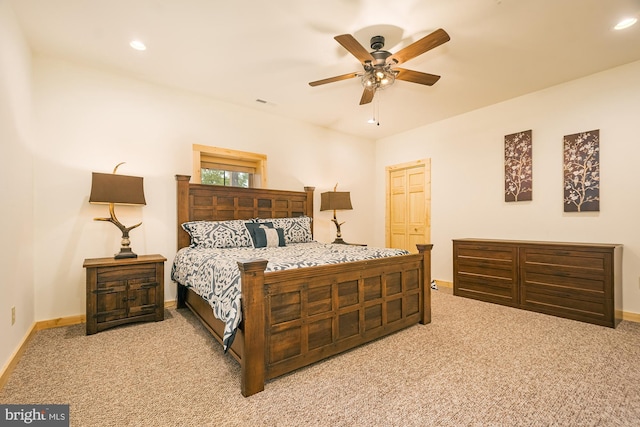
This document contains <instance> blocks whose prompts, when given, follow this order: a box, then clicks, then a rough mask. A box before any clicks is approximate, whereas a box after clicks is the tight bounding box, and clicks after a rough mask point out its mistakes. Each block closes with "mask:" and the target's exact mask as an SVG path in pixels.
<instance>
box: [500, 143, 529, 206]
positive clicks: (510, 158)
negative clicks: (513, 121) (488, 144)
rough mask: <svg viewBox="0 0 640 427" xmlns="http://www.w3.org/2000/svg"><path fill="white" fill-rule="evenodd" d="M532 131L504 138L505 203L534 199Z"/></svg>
mask: <svg viewBox="0 0 640 427" xmlns="http://www.w3.org/2000/svg"><path fill="white" fill-rule="evenodd" d="M532 145H533V143H532V140H531V130H526V131H524V132H518V133H512V134H511V135H505V137H504V201H505V202H520V201H526V200H532V198H533V175H532V170H531V168H532V165H533V161H532V157H531V155H532V152H533V150H532Z"/></svg>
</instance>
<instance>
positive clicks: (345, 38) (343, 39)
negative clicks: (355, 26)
mask: <svg viewBox="0 0 640 427" xmlns="http://www.w3.org/2000/svg"><path fill="white" fill-rule="evenodd" d="M334 39H336V41H337V42H338V43H340V44H341V45H342V47H344V48H345V49H347V50H348V51H349V53H351V54H352V55H353V56H355V57H356V58H358V61H360V62H362V63H363V64H364V63H365V62H367V61H371V62H373V61H374V60H375V59H374V58H373V56H371V54H370V53H369V51H368V50H367V49H365V48H364V46H362V45H361V44H360V43H358V40H356V39H355V37H353V36H352V35H351V34H342V35H341V36H335V37H334Z"/></svg>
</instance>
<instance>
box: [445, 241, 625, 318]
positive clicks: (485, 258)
mask: <svg viewBox="0 0 640 427" xmlns="http://www.w3.org/2000/svg"><path fill="white" fill-rule="evenodd" d="M453 293H454V295H458V296H463V297H467V298H474V299H478V300H482V301H487V302H492V303H496V304H502V305H508V306H511V307H517V308H521V309H525V310H531V311H536V312H540V313H545V314H551V315H555V316H560V317H565V318H568V319H574V320H579V321H583V322H588V323H594V324H597V325H602V326H608V327H612V328H615V327H616V326H617V325H618V323H620V320H621V319H622V245H618V244H599V243H563V242H534V241H523V240H487V239H458V240H453Z"/></svg>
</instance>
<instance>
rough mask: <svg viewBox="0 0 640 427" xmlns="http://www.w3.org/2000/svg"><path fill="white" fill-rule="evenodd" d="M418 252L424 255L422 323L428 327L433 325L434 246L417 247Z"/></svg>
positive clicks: (420, 245) (421, 245)
mask: <svg viewBox="0 0 640 427" xmlns="http://www.w3.org/2000/svg"><path fill="white" fill-rule="evenodd" d="M416 247H417V248H418V252H420V253H421V254H422V272H423V276H424V277H423V280H422V282H423V289H422V316H421V317H420V323H421V324H423V325H426V324H427V323H431V249H433V245H432V244H418V245H416Z"/></svg>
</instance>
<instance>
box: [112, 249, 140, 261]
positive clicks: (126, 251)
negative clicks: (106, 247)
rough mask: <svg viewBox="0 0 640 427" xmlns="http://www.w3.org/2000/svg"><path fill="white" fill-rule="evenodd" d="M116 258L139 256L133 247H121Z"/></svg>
mask: <svg viewBox="0 0 640 427" xmlns="http://www.w3.org/2000/svg"><path fill="white" fill-rule="evenodd" d="M114 258H115V259H122V258H138V255H137V254H135V253H134V252H133V251H132V250H131V248H125V247H122V248H120V252H119V253H117V254H116V255H115V257H114Z"/></svg>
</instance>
